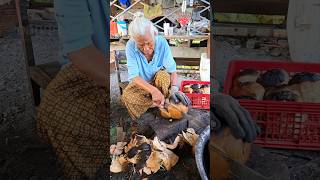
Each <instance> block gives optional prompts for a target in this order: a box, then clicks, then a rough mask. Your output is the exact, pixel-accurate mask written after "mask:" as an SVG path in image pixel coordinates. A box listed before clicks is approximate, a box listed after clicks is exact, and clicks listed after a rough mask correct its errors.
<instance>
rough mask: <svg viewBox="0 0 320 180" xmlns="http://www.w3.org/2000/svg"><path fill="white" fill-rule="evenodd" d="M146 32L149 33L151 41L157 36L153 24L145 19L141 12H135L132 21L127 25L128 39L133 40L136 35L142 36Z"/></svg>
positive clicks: (156, 30)
mask: <svg viewBox="0 0 320 180" xmlns="http://www.w3.org/2000/svg"><path fill="white" fill-rule="evenodd" d="M147 32H150V34H151V36H152V39H153V40H154V38H155V36H157V35H158V29H157V28H156V27H155V26H154V25H153V23H152V22H151V21H150V20H149V19H147V18H145V17H144V14H143V13H142V12H136V13H135V15H134V19H133V21H132V22H131V23H130V24H129V35H130V38H134V37H136V36H137V35H141V36H143V35H145V34H146V33H147Z"/></svg>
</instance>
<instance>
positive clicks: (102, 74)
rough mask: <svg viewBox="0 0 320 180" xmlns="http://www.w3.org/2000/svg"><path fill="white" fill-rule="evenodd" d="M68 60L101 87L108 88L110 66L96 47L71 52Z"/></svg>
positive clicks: (91, 46)
mask: <svg viewBox="0 0 320 180" xmlns="http://www.w3.org/2000/svg"><path fill="white" fill-rule="evenodd" d="M68 58H69V59H70V61H71V62H72V64H74V65H75V66H76V67H77V68H78V69H79V70H80V71H82V72H84V73H86V74H87V75H88V76H89V77H90V78H91V79H92V80H94V81H95V82H96V83H97V84H98V85H99V86H102V87H107V85H108V84H107V77H108V71H107V70H108V65H107V61H106V57H105V56H104V54H103V53H102V52H101V51H99V50H98V49H97V48H96V47H95V46H94V45H90V46H89V47H86V48H82V49H79V50H77V51H74V52H71V53H69V55H68Z"/></svg>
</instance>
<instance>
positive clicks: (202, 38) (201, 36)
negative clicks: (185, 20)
mask: <svg viewBox="0 0 320 180" xmlns="http://www.w3.org/2000/svg"><path fill="white" fill-rule="evenodd" d="M161 36H162V37H164V38H166V39H167V40H170V39H185V40H192V39H195V40H197V39H200V40H207V39H209V35H190V36H189V35H172V36H169V35H168V36H164V35H161ZM121 38H122V39H124V40H129V39H130V37H129V36H122V37H121Z"/></svg>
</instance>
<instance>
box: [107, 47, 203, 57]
mask: <svg viewBox="0 0 320 180" xmlns="http://www.w3.org/2000/svg"><path fill="white" fill-rule="evenodd" d="M170 49H171V53H172V56H173V57H174V58H191V59H192V58H195V59H198V58H200V56H201V53H206V52H207V48H206V47H191V48H190V47H175V46H170ZM110 50H111V51H113V50H125V45H124V44H118V45H111V46H110Z"/></svg>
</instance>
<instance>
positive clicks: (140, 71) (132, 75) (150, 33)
mask: <svg viewBox="0 0 320 180" xmlns="http://www.w3.org/2000/svg"><path fill="white" fill-rule="evenodd" d="M129 35H130V38H131V39H130V40H129V41H128V43H127V45H126V57H127V64H128V72H129V80H130V81H131V82H130V84H129V85H128V86H127V87H126V88H125V89H124V91H123V96H122V101H123V102H124V104H125V106H126V108H127V109H128V112H129V114H130V116H131V117H132V118H133V119H134V120H136V119H138V118H139V117H140V116H141V115H142V114H144V113H145V112H146V111H147V110H148V109H149V108H151V107H159V108H162V107H163V106H164V102H165V98H169V97H171V96H176V95H177V94H179V96H178V97H180V101H181V102H183V103H185V105H188V102H190V101H188V97H187V96H186V95H185V94H183V93H182V92H180V91H179V88H178V86H177V72H176V62H175V61H174V59H173V57H172V54H171V51H170V47H169V45H168V42H167V40H166V39H165V38H163V37H162V36H159V35H158V31H157V29H156V27H154V25H153V24H152V22H151V21H150V20H148V19H147V18H145V17H144V15H143V13H141V12H138V13H136V15H135V19H134V20H133V21H132V22H131V23H130V25H129ZM181 97H182V98H181Z"/></svg>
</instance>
